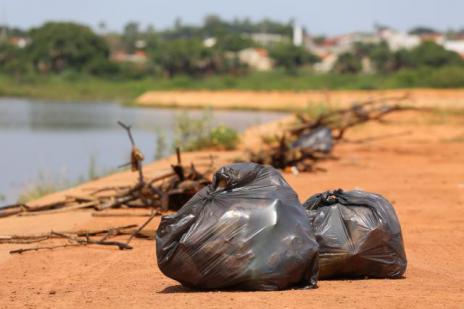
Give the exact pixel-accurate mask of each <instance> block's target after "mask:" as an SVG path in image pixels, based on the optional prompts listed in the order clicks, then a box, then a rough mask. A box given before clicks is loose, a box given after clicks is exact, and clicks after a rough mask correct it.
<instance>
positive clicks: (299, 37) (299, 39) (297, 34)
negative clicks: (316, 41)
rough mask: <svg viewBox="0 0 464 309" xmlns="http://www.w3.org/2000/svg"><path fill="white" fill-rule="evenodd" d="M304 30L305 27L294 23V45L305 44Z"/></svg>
mask: <svg viewBox="0 0 464 309" xmlns="http://www.w3.org/2000/svg"><path fill="white" fill-rule="evenodd" d="M303 37H304V30H303V27H301V26H299V25H296V24H294V25H293V45H295V46H298V47H299V46H302V45H303Z"/></svg>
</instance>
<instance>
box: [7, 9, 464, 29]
mask: <svg viewBox="0 0 464 309" xmlns="http://www.w3.org/2000/svg"><path fill="white" fill-rule="evenodd" d="M463 12H464V1H463V0H382V1H380V0H317V1H316V0H306V1H304V0H280V1H278V0H266V1H256V0H234V1H230V0H184V1H180V0H168V1H162V0H124V1H122V0H0V24H5V23H6V24H8V25H10V26H19V27H21V28H29V27H31V26H38V25H40V24H42V23H44V22H45V21H49V20H71V21H77V22H80V23H84V24H87V25H90V26H92V27H95V28H96V27H97V25H98V24H99V22H104V23H105V24H106V25H107V28H108V29H109V30H116V31H120V30H122V29H123V26H124V25H125V24H126V23H127V22H129V21H137V22H139V23H140V24H141V25H142V26H147V25H149V24H151V25H154V26H155V28H157V29H163V28H166V27H168V26H170V25H172V24H173V23H174V20H175V19H176V18H180V19H181V20H182V22H183V23H186V24H199V23H201V22H202V20H203V17H204V16H205V15H207V14H216V15H219V16H221V17H223V18H225V19H232V18H234V17H239V18H243V17H249V18H251V19H253V20H258V19H261V18H265V17H268V18H272V19H275V20H279V21H289V20H290V19H292V18H293V19H295V20H296V21H297V22H298V23H299V24H301V25H302V26H305V27H306V29H307V30H308V31H309V32H310V33H313V34H327V35H334V34H341V33H347V32H353V31H368V30H372V29H373V26H374V24H376V23H377V24H382V25H388V26H391V27H393V28H396V29H398V30H408V29H410V28H412V27H414V26H418V25H426V26H430V27H433V28H436V29H439V30H447V29H450V28H453V29H457V28H459V29H460V28H464V18H463V15H464V13H463Z"/></svg>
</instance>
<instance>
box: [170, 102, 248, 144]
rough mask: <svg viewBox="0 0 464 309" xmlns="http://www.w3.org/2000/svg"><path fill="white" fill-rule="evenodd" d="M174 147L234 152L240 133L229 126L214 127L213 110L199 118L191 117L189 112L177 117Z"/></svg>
mask: <svg viewBox="0 0 464 309" xmlns="http://www.w3.org/2000/svg"><path fill="white" fill-rule="evenodd" d="M174 136H175V138H174V146H180V147H181V148H182V149H183V150H185V151H194V150H200V149H205V148H212V147H214V148H219V149H226V150H232V149H235V148H236V147H237V144H238V141H239V135H238V133H237V132H236V131H235V130H234V129H232V128H229V127H227V126H224V125H219V126H214V124H213V117H212V113H211V109H207V110H205V111H204V112H203V114H202V115H201V116H200V117H199V118H193V117H191V116H190V115H189V114H188V113H187V112H182V113H179V114H177V115H176V118H175V128H174Z"/></svg>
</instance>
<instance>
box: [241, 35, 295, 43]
mask: <svg viewBox="0 0 464 309" xmlns="http://www.w3.org/2000/svg"><path fill="white" fill-rule="evenodd" d="M248 36H249V38H250V39H251V40H252V41H254V42H255V43H258V44H261V45H263V46H272V45H275V44H279V43H289V42H290V38H289V37H287V36H285V35H282V34H275V33H251V34H249V35H248Z"/></svg>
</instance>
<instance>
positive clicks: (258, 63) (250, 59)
mask: <svg viewBox="0 0 464 309" xmlns="http://www.w3.org/2000/svg"><path fill="white" fill-rule="evenodd" d="M238 59H239V61H240V63H243V64H246V65H248V66H249V67H250V68H252V69H254V70H256V71H269V70H271V69H272V67H273V66H274V62H273V61H272V59H271V58H270V57H269V54H268V52H267V50H265V49H263V48H247V49H243V50H241V51H239V52H238Z"/></svg>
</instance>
